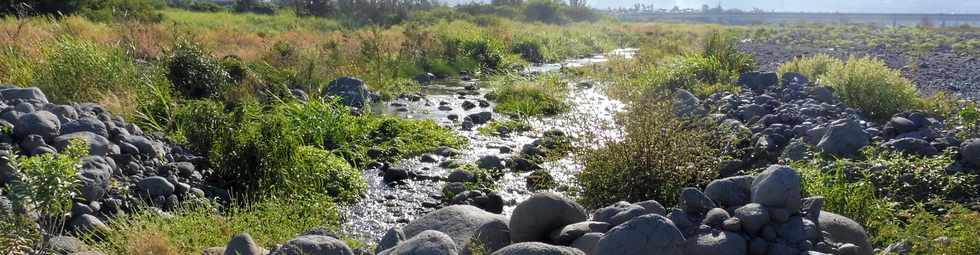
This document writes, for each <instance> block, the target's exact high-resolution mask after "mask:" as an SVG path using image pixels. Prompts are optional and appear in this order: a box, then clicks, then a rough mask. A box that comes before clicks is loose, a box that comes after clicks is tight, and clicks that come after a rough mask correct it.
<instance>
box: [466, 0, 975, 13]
mask: <svg viewBox="0 0 980 255" xmlns="http://www.w3.org/2000/svg"><path fill="white" fill-rule="evenodd" d="M448 1H450V2H456V3H466V2H472V1H479V0H448ZM484 1H489V0H484ZM587 1H588V2H589V5H591V6H593V7H596V8H600V9H606V8H610V7H613V8H615V7H630V6H633V5H634V4H638V3H642V4H650V3H653V4H654V6H657V8H665V9H670V8H672V7H674V6H675V5H676V6H680V7H681V8H700V7H701V5H702V4H708V5H710V6H712V7H714V6H715V5H717V4H718V3H719V2H721V5H722V6H723V7H725V8H739V9H744V10H751V9H752V8H759V9H763V10H767V11H772V10H775V11H791V12H798V11H808V12H904V13H908V12H915V13H939V12H942V13H980V0H587Z"/></svg>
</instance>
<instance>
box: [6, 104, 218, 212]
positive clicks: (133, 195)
mask: <svg viewBox="0 0 980 255" xmlns="http://www.w3.org/2000/svg"><path fill="white" fill-rule="evenodd" d="M0 101H2V102H0V127H2V128H4V129H6V130H10V131H11V132H4V133H3V134H0V155H2V156H0V187H3V186H7V185H11V184H12V183H16V182H20V181H21V180H22V178H23V177H24V176H23V175H22V173H20V172H19V170H18V169H17V168H16V167H15V165H14V164H13V163H14V162H11V161H12V159H13V156H15V155H20V156H35V155H40V154H49V153H61V152H64V150H65V149H67V148H68V147H69V144H70V143H71V142H72V141H80V142H82V143H84V145H85V146H87V148H88V152H89V155H88V156H85V157H83V158H82V159H81V162H80V164H79V166H80V169H79V172H78V175H77V178H78V181H79V185H80V187H79V191H80V192H79V194H78V196H77V197H76V198H75V201H74V202H73V205H72V208H71V215H70V217H68V218H67V219H66V222H67V224H66V226H67V227H68V228H69V229H70V230H78V231H85V230H91V229H98V228H104V227H105V224H104V223H103V221H104V220H105V219H106V218H108V217H111V216H112V215H115V214H117V213H119V212H122V211H127V210H130V209H133V208H136V207H139V206H143V205H150V206H154V207H156V208H158V209H168V208H172V207H174V206H176V205H177V204H178V202H179V201H182V200H185V199H188V198H195V197H206V193H208V192H205V190H212V189H208V188H205V185H204V177H203V175H202V173H201V172H200V171H198V170H197V169H196V168H195V163H199V162H201V160H202V159H201V158H200V157H197V156H194V155H193V154H191V153H189V152H187V151H185V150H183V149H181V148H179V147H177V146H174V145H171V144H167V143H165V142H162V141H161V140H159V139H156V138H154V137H153V136H149V135H146V134H144V132H143V131H142V130H140V128H139V127H138V126H136V125H134V124H132V123H126V122H125V121H124V120H123V119H122V118H120V117H118V116H113V115H111V114H110V113H109V112H107V111H106V110H105V108H103V107H101V106H99V105H96V104H74V105H58V104H52V103H50V102H48V99H47V97H46V96H45V95H44V93H43V92H42V91H41V90H40V89H38V88H18V87H13V86H3V87H0ZM211 194H212V195H213V194H214V192H211ZM0 199H2V200H6V198H4V197H3V196H0ZM6 204H9V203H6ZM14 208H16V207H14ZM24 210H28V211H22V212H20V213H24V214H26V215H29V216H31V217H48V216H51V215H38V214H37V213H36V212H31V211H29V210H30V209H24Z"/></svg>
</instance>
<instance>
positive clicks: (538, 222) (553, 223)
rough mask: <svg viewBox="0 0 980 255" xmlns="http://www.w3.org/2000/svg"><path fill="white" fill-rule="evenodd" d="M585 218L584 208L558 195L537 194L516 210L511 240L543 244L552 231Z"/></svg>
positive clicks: (511, 219) (513, 214)
mask: <svg viewBox="0 0 980 255" xmlns="http://www.w3.org/2000/svg"><path fill="white" fill-rule="evenodd" d="M586 219H588V215H587V214H586V212H585V208H583V207H582V206H581V205H579V204H578V203H575V201H572V200H571V199H568V198H566V197H564V196H562V195H559V194H557V193H551V192H542V193H537V194H534V195H532V196H531V197H530V198H528V199H527V200H524V201H523V202H521V203H520V204H518V205H517V207H516V208H514V212H513V213H512V214H511V217H510V226H511V228H510V229H511V232H510V238H511V241H513V242H535V241H544V240H547V239H548V234H550V233H551V231H555V230H556V229H559V228H562V227H564V226H565V225H569V224H572V223H578V222H582V221H585V220H586Z"/></svg>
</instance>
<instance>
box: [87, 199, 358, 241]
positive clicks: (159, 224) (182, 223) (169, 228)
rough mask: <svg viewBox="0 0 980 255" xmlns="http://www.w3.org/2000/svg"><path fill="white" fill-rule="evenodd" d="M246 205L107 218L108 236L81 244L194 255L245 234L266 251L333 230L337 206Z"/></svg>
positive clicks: (325, 202)
mask: <svg viewBox="0 0 980 255" xmlns="http://www.w3.org/2000/svg"><path fill="white" fill-rule="evenodd" d="M248 204H250V205H247V206H243V207H233V208H230V209H226V210H220V207H219V206H217V205H214V204H210V203H206V204H190V203H188V204H185V205H183V206H182V207H181V208H178V209H176V210H174V211H171V212H169V215H170V216H169V217H164V216H162V215H160V214H158V213H155V212H153V211H152V210H139V211H137V212H135V213H131V214H125V215H121V216H119V217H117V218H115V219H113V221H112V228H111V230H110V231H105V232H103V233H101V234H102V235H100V236H96V235H94V234H93V235H86V236H83V237H82V240H84V241H85V242H86V243H88V244H89V245H90V246H92V247H93V248H94V249H95V250H99V251H102V252H105V253H106V254H197V253H200V252H201V251H203V250H204V249H206V248H210V247H220V246H225V245H226V244H227V243H228V240H229V239H230V238H231V237H232V235H235V234H238V233H249V234H250V235H251V236H252V238H254V239H255V241H256V242H257V243H258V244H259V245H260V246H262V247H265V248H269V247H272V246H274V245H276V244H281V243H284V242H286V241H288V240H290V239H292V238H294V237H295V236H296V235H297V234H300V233H303V232H304V231H307V230H310V229H313V228H322V227H326V228H329V229H336V228H337V226H338V225H339V224H340V215H339V213H338V211H337V207H336V206H335V205H334V204H333V203H331V202H330V201H329V198H322V197H315V198H307V199H282V198H277V199H268V200H261V201H253V202H252V203H248ZM152 251H158V252H159V251H166V252H167V253H152Z"/></svg>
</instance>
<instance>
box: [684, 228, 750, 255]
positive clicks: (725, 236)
mask: <svg viewBox="0 0 980 255" xmlns="http://www.w3.org/2000/svg"><path fill="white" fill-rule="evenodd" d="M748 247H749V244H748V241H746V240H745V238H743V237H742V235H739V234H738V233H735V232H727V231H713V232H710V233H700V234H698V235H696V236H694V237H691V238H690V239H687V245H686V246H685V248H684V254H685V255H745V254H747V253H748V250H749V249H748Z"/></svg>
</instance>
